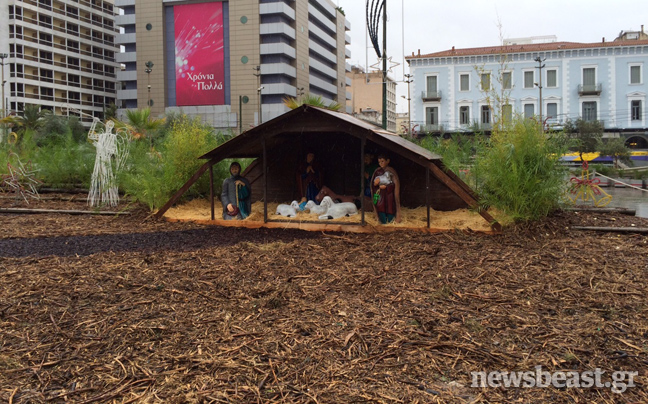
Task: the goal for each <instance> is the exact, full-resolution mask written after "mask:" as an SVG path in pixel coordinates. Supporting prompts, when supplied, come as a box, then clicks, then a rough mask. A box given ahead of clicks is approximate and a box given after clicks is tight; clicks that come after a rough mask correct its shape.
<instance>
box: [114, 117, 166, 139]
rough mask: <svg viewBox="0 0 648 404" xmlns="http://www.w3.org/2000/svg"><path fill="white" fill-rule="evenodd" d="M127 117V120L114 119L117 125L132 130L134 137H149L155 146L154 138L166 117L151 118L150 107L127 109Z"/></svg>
mask: <svg viewBox="0 0 648 404" xmlns="http://www.w3.org/2000/svg"><path fill="white" fill-rule="evenodd" d="M126 119H127V121H126V122H124V121H119V120H117V119H113V122H115V127H117V128H121V129H126V130H128V131H130V132H131V134H132V136H133V138H134V139H143V138H145V137H148V138H149V140H150V142H151V148H153V139H154V138H155V136H156V135H157V132H158V130H159V129H160V127H161V126H162V124H164V119H156V118H151V110H150V109H149V108H145V109H129V110H127V111H126Z"/></svg>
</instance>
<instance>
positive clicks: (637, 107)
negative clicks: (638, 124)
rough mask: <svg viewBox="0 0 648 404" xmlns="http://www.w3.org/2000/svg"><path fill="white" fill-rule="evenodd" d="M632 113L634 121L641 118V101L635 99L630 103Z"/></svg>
mask: <svg viewBox="0 0 648 404" xmlns="http://www.w3.org/2000/svg"><path fill="white" fill-rule="evenodd" d="M630 113H631V119H632V120H633V121H640V120H641V101H639V100H634V101H632V102H631V103H630Z"/></svg>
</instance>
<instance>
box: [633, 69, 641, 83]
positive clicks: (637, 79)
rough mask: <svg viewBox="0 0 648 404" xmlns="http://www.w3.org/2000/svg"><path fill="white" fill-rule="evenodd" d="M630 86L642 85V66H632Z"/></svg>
mask: <svg viewBox="0 0 648 404" xmlns="http://www.w3.org/2000/svg"><path fill="white" fill-rule="evenodd" d="M630 84H641V66H630Z"/></svg>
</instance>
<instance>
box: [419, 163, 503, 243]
mask: <svg viewBox="0 0 648 404" xmlns="http://www.w3.org/2000/svg"><path fill="white" fill-rule="evenodd" d="M428 167H429V168H430V170H432V173H433V174H434V176H435V177H437V178H438V179H439V181H441V182H442V183H443V184H445V185H446V186H447V187H448V188H450V189H451V190H452V191H453V192H454V193H455V194H457V196H459V197H460V198H461V199H462V200H463V201H464V202H466V203H467V204H468V206H470V207H471V208H473V209H477V212H478V213H479V214H480V215H481V216H482V217H483V218H484V219H486V221H487V222H488V223H490V225H491V228H492V229H493V230H496V231H501V230H502V225H501V224H499V223H498V222H497V220H495V218H494V217H493V216H491V215H490V214H489V213H488V212H486V211H485V210H482V209H480V208H479V203H478V202H477V200H476V199H475V198H473V196H472V195H470V194H469V193H468V192H466V191H465V190H464V189H463V188H462V187H461V186H460V185H459V184H458V183H457V182H456V181H454V180H453V179H452V178H450V177H449V176H448V174H446V172H445V171H443V170H442V169H441V168H439V166H437V165H436V164H434V163H433V162H431V161H430V162H428Z"/></svg>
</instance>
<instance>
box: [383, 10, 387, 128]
mask: <svg viewBox="0 0 648 404" xmlns="http://www.w3.org/2000/svg"><path fill="white" fill-rule="evenodd" d="M382 17H383V50H382V57H383V74H382V81H383V83H382V84H383V88H382V90H383V94H382V96H383V99H382V114H383V116H382V127H383V129H385V130H387V0H383V12H382Z"/></svg>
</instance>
